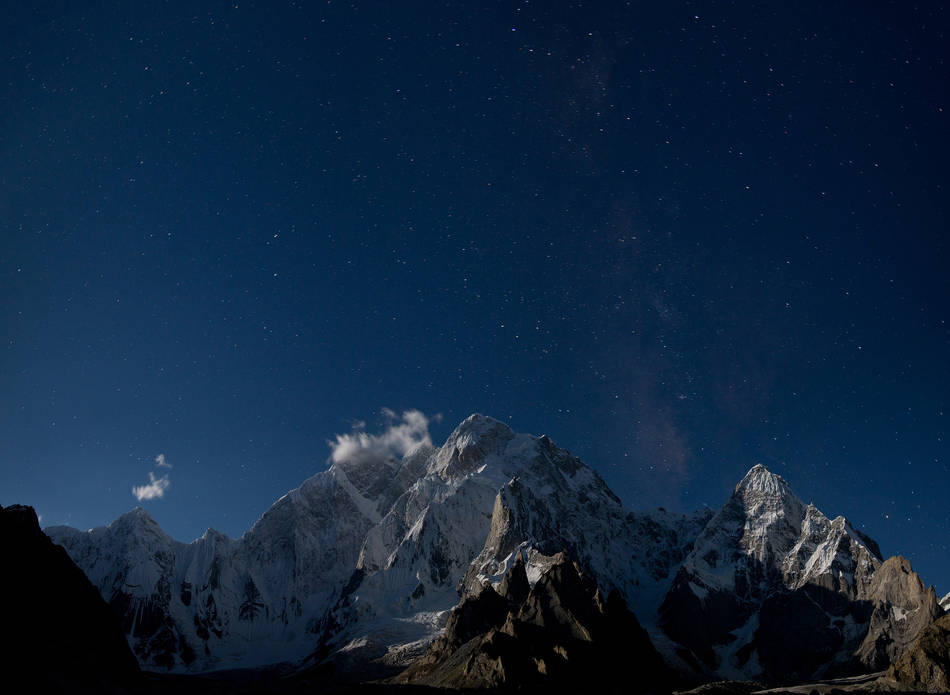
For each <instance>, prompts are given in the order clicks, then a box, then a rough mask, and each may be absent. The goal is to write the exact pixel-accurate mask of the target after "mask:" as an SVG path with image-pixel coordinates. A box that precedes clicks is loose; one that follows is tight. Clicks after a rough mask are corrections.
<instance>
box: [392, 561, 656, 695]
mask: <svg viewBox="0 0 950 695" xmlns="http://www.w3.org/2000/svg"><path fill="white" fill-rule="evenodd" d="M593 673H596V674H597V682H598V683H599V686H598V689H599V690H605V691H607V692H612V690H611V688H613V689H615V690H616V691H617V692H648V691H656V690H658V689H662V688H663V687H664V686H666V685H667V684H668V683H669V681H670V674H669V673H668V672H667V670H666V667H665V666H664V664H663V660H662V658H661V657H660V655H659V654H658V653H657V651H656V650H655V649H654V648H653V645H652V644H651V643H650V639H649V637H648V636H647V633H646V631H645V630H644V629H643V628H642V627H641V626H640V624H639V623H638V622H637V619H636V617H635V616H634V615H633V614H632V613H631V612H630V611H629V610H628V609H627V606H626V603H625V602H624V600H623V599H622V598H621V597H620V594H619V593H618V592H617V591H616V590H614V591H613V592H611V594H610V595H609V596H607V597H606V599H605V598H604V596H603V594H602V593H601V592H600V591H599V589H598V588H597V587H596V585H595V584H594V583H593V582H592V581H591V580H590V579H589V578H587V577H585V576H584V574H583V573H582V572H581V570H580V568H579V567H578V566H577V565H576V564H575V563H574V562H572V561H571V560H570V558H569V557H568V555H567V554H566V553H558V554H557V555H555V556H554V557H553V558H552V561H551V566H550V567H549V568H548V569H547V570H546V571H545V572H544V573H543V574H542V575H541V577H540V578H539V580H538V581H537V582H536V583H535V585H534V586H533V587H531V586H529V583H528V577H527V572H526V571H525V566H524V563H523V561H522V559H521V554H520V553H519V554H518V556H517V557H516V559H515V561H514V562H513V564H512V566H511V568H510V569H509V571H508V573H507V574H506V575H505V578H504V579H503V580H502V582H501V583H500V584H499V585H498V590H497V591H496V590H495V589H494V588H493V587H492V584H491V583H490V582H488V581H486V582H485V583H484V584H483V585H481V586H480V587H479V588H478V589H477V590H476V591H474V592H473V593H471V594H469V595H468V596H466V597H465V598H464V599H463V600H462V602H461V603H460V604H459V605H458V606H457V607H456V608H455V609H454V610H453V611H452V614H451V616H450V617H449V620H448V623H447V625H446V629H445V631H444V632H443V633H442V635H441V636H440V637H439V638H438V639H436V640H435V641H434V642H433V643H432V645H431V646H430V647H429V649H428V650H427V651H426V653H425V654H424V655H423V656H422V657H421V658H419V659H418V660H417V661H416V662H415V663H413V664H412V665H411V666H410V667H409V668H408V669H407V670H406V671H404V672H403V673H402V674H400V675H399V676H397V677H396V678H395V679H394V680H395V682H397V683H413V684H420V685H429V686H435V687H450V688H463V689H482V688H495V689H500V688H512V687H517V688H544V689H545V690H551V689H556V690H558V691H561V690H573V689H575V688H576V687H580V686H583V685H584V684H585V683H589V681H590V677H591V674H593ZM631 673H636V678H635V679H632V678H631V677H630V675H631Z"/></svg>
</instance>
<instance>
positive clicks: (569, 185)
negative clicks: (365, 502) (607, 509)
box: [0, 1, 950, 592]
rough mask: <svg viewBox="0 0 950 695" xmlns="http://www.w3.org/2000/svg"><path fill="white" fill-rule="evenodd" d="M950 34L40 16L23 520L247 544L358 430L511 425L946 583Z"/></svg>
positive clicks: (31, 119) (765, 22)
mask: <svg viewBox="0 0 950 695" xmlns="http://www.w3.org/2000/svg"><path fill="white" fill-rule="evenodd" d="M27 5H32V7H28V6H27ZM948 28H950V12H948V10H947V8H946V7H945V4H944V3H938V2H924V3H919V4H912V3H905V2H892V3H883V2H876V3H859V2H840V3H827V2H823V3H818V2H800V3H787V2H772V3H753V2H748V3H746V2H729V3H726V2H703V3H684V2H670V3H660V2H658V3H640V2H632V3H626V4H623V3H620V2H599V3H589V4H585V3H580V2H574V3H570V4H568V3H547V2H530V3H529V2H520V3H515V2H504V3H481V2H467V3H447V2H438V3H436V2H419V3H401V2H400V3H393V2H380V3H362V2H357V3H355V4H354V3H349V2H339V3H338V2H331V3H316V2H314V3H286V2H266V3H263V2H260V3H258V2H243V1H242V2H238V3H235V4H225V3H185V2H170V3H158V2H155V3H125V2H121V3H120V2H89V3H66V2H61V3H60V2H50V3H39V2H33V3H14V4H12V5H11V6H9V7H7V8H6V10H5V17H4V21H3V23H2V28H0V45H2V49H0V239H2V245H0V316H2V325H0V330H2V353H0V394H2V398H0V504H3V505H7V504H11V503H14V502H20V503H27V504H32V505H34V506H35V507H36V508H37V511H38V512H39V513H40V514H41V515H42V519H43V524H44V525H48V524H59V523H68V524H71V525H74V526H77V527H80V528H88V527H91V526H95V525H99V524H103V523H108V522H109V521H111V520H112V519H113V518H115V517H116V516H118V515H119V514H121V513H122V512H124V511H127V510H128V509H130V508H132V507H133V506H135V505H136V504H142V505H143V506H145V507H146V508H147V509H148V510H149V512H150V513H151V514H152V515H153V516H154V517H155V518H156V519H157V520H158V521H159V523H160V524H161V525H162V526H163V528H165V529H166V531H168V532H169V533H170V534H171V535H172V536H174V537H176V538H179V539H181V540H186V541H187V540H191V539H192V538H194V537H196V536H198V535H200V534H201V533H202V532H203V530H204V529H205V528H206V527H208V526H214V527H215V528H218V529H220V530H222V531H224V532H226V533H228V534H229V535H232V536H239V535H240V534H241V533H242V532H243V531H245V530H246V529H247V528H248V527H249V526H250V525H251V524H252V523H253V521H254V520H255V519H256V518H257V517H259V516H260V514H261V513H262V512H263V511H264V510H265V509H266V508H267V507H268V506H269V505H270V504H271V503H272V502H273V501H274V500H275V499H276V498H278V497H280V496H281V495H282V494H284V493H285V492H286V491H287V490H289V489H291V488H293V487H296V486H297V485H299V483H300V482H301V481H302V480H304V479H305V478H306V477H308V476H310V475H312V474H314V473H316V472H318V471H320V470H324V469H325V468H326V466H327V465H328V460H329V457H330V455H331V446H330V442H334V444H335V445H336V444H337V443H338V442H342V441H346V442H350V441H351V440H352V433H353V432H354V431H355V432H357V433H359V432H363V431H365V433H368V434H375V433H379V432H383V431H384V430H386V428H393V427H395V426H397V425H399V424H400V423H401V422H402V415H401V414H402V413H403V412H405V411H411V410H418V411H421V413H424V414H425V415H426V416H427V417H428V418H429V423H428V431H429V432H430V433H431V438H432V440H433V442H434V443H436V444H441V443H442V441H443V440H444V438H445V437H446V436H447V435H448V433H449V432H450V431H451V430H452V429H453V428H454V427H455V425H457V424H458V422H459V421H460V420H462V419H463V418H464V417H465V416H467V415H468V414H470V413H472V412H482V413H485V414H488V415H492V416H494V417H496V418H498V419H500V420H503V421H506V422H508V423H509V424H510V425H511V426H512V427H513V428H514V429H515V430H517V431H523V432H532V433H534V434H542V433H546V434H548V435H549V436H551V438H552V439H553V440H554V441H555V442H556V443H557V444H559V445H560V446H563V447H566V448H568V449H570V450H571V451H572V452H573V453H575V454H576V455H578V456H580V457H581V458H582V459H583V460H584V461H586V462H587V463H588V464H590V465H591V466H593V467H594V468H596V469H597V470H598V471H599V472H600V473H601V475H603V477H604V478H605V479H606V480H607V482H608V483H609V484H610V485H611V487H612V488H613V489H614V490H615V491H616V492H617V493H618V494H619V495H620V497H621V498H622V499H623V500H624V501H625V502H626V503H627V504H628V505H629V506H631V507H633V508H648V507H655V506H660V505H662V506H665V507H666V508H668V509H673V510H679V511H689V510H692V509H696V508H699V507H701V506H702V505H707V504H708V505H711V506H714V507H718V506H720V505H721V504H722V503H723V502H724V501H725V499H726V497H727V496H728V494H729V492H730V491H731V489H732V487H733V486H734V485H735V483H736V482H737V481H738V480H739V478H740V477H741V476H742V475H743V474H744V473H745V471H746V470H748V469H749V468H750V467H751V466H752V465H754V464H755V463H763V464H765V465H766V466H768V467H769V468H770V469H771V470H773V471H774V472H777V473H780V474H781V475H783V476H784V477H786V479H788V480H789V482H790V483H791V484H792V486H793V488H794V489H795V490H796V491H797V492H798V493H799V495H800V496H801V497H802V498H803V499H804V500H805V501H806V502H808V501H814V502H815V504H816V505H818V507H819V508H820V509H821V510H822V511H824V512H825V513H826V514H828V515H830V516H835V515H837V514H844V515H846V516H847V517H848V518H849V519H850V520H852V521H853V523H854V524H855V525H856V526H858V527H859V528H862V529H863V530H864V531H866V532H867V533H869V534H870V535H871V536H872V537H874V538H876V539H877V540H878V541H879V542H880V544H881V546H882V550H883V552H884V554H885V556H887V555H890V554H895V553H902V554H904V555H905V556H906V557H908V558H909V559H910V560H911V562H912V563H913V565H914V567H915V569H917V570H918V571H919V572H920V573H921V574H922V575H923V578H924V580H925V581H926V582H928V583H933V584H935V585H936V586H937V589H938V590H940V591H941V592H944V591H947V590H950V552H948V551H950V548H948V545H950V503H948V488H950V451H948V444H947V436H948V426H947V422H948V419H950V417H948V409H950V402H948V396H947V390H948V386H950V360H948V355H950V327H948V325H947V320H948V318H950V316H948V313H950V312H948V309H950V269H948V260H950V259H948V232H950V228H948V219H947V210H948V198H950V196H948V195H947V188H948V171H947V162H948V161H950V143H948V133H950V127H948V126H950V122H948V110H950V99H948V89H950V69H948V65H947V61H948V58H950V56H948V52H950V51H948V45H950V37H948ZM383 408H389V409H392V411H393V412H392V413H389V414H387V413H386V412H384V411H383V410H382V409H383ZM361 423H363V424H362V426H361ZM407 427H408V428H410V429H411V428H413V427H415V428H416V429H414V430H412V432H414V433H415V435H416V436H419V437H421V436H424V435H425V429H424V420H423V419H421V418H420V416H418V415H417V416H415V417H414V418H413V417H410V419H409V424H405V423H403V429H402V430H398V431H400V432H403V433H405V431H406V428H407ZM393 431H396V430H392V429H390V430H389V432H390V434H392V432H393ZM347 433H350V438H346V437H344V439H341V440H337V439H336V436H337V435H340V434H343V435H346V434H347ZM386 436H387V435H385V434H384V435H383V437H384V438H383V439H380V440H371V441H373V442H384V444H385V443H386V442H390V443H391V442H398V436H397V437H395V438H393V437H390V438H389V439H386V438H385V437H386ZM364 439H369V437H368V436H367V437H364ZM392 446H396V445H395V444H393V445H392ZM397 449H398V447H397ZM397 453H398V451H397ZM150 476H151V477H150ZM150 481H151V482H152V485H151V487H150V488H149V490H147V491H146V492H151V493H153V496H152V498H151V499H149V498H148V497H147V495H146V496H145V497H143V499H142V501H141V502H140V501H138V500H137V499H136V497H135V496H134V495H133V492H132V488H133V487H138V486H146V485H147V484H149V483H150ZM139 492H140V493H141V492H142V491H141V490H139ZM159 493H161V496H159Z"/></svg>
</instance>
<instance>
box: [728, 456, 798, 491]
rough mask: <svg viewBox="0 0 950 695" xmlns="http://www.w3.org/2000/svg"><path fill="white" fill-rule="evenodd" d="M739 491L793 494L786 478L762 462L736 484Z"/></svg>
mask: <svg viewBox="0 0 950 695" xmlns="http://www.w3.org/2000/svg"><path fill="white" fill-rule="evenodd" d="M735 491H736V492H737V493H739V492H741V493H745V492H758V493H762V494H766V495H776V496H783V497H784V496H786V495H792V496H794V493H793V492H792V488H791V487H790V486H789V484H788V483H787V482H786V480H785V478H783V477H782V476H780V475H777V474H775V473H772V472H771V471H770V470H769V469H768V468H766V467H765V466H763V465H762V464H761V463H757V464H755V465H754V466H752V468H750V469H749V472H748V473H746V474H745V476H744V477H743V478H742V480H740V481H739V484H738V485H736V490H735Z"/></svg>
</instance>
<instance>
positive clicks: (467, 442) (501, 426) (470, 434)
mask: <svg viewBox="0 0 950 695" xmlns="http://www.w3.org/2000/svg"><path fill="white" fill-rule="evenodd" d="M514 437H515V433H514V432H513V431H512V429H511V428H510V427H508V425H506V424H505V423H503V422H500V421H498V420H496V419H495V418H492V417H488V416H487V415H481V414H480V413H475V414H473V415H469V416H468V417H467V418H465V419H464V420H462V422H461V423H459V426H458V427H456V428H455V431H454V432H452V434H450V435H449V438H448V440H447V441H446V443H447V444H449V443H450V444H452V446H454V447H456V448H458V449H459V450H460V451H462V450H465V449H467V448H469V447H471V446H477V447H478V448H480V449H482V450H483V451H486V452H487V451H491V450H495V449H500V448H504V446H505V445H506V444H507V443H508V442H509V441H511V440H512V439H513V438H514Z"/></svg>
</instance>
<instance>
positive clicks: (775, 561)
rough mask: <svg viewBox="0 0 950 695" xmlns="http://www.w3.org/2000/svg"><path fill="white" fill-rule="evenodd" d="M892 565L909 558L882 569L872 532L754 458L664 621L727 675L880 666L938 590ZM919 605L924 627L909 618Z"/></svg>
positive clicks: (695, 552) (688, 562)
mask: <svg viewBox="0 0 950 695" xmlns="http://www.w3.org/2000/svg"><path fill="white" fill-rule="evenodd" d="M900 560H901V562H903V563H906V561H905V560H903V558H900ZM895 566H897V567H899V568H904V567H905V565H903V564H900V563H897V562H896V561H895V559H894V558H892V560H891V561H888V564H887V567H888V568H889V569H888V570H887V571H886V572H884V573H882V574H878V570H879V569H880V568H881V554H880V550H879V549H878V547H877V544H876V543H874V541H872V540H871V539H869V538H868V537H867V536H865V535H864V534H862V533H861V532H860V531H858V530H856V529H855V528H854V527H853V526H851V524H850V523H849V522H848V521H847V520H846V519H845V518H844V517H841V516H839V517H837V518H835V519H829V518H828V517H826V516H825V515H824V514H822V513H821V512H820V511H818V509H816V508H815V506H814V505H811V504H809V505H806V504H804V503H803V502H802V500H801V499H799V498H798V496H797V495H795V493H794V492H792V490H791V488H790V487H789V485H788V483H787V482H786V481H785V480H784V479H783V478H782V477H781V476H778V475H775V474H773V473H770V472H769V471H768V470H767V469H765V468H764V467H763V466H761V465H757V466H755V467H754V468H752V470H750V471H749V472H748V474H747V475H746V476H745V477H744V478H743V479H742V481H740V482H739V484H738V485H737V486H736V488H735V491H734V492H733V494H732V496H731V497H730V498H729V500H728V501H727V502H726V504H725V505H724V506H723V507H722V509H721V510H720V511H719V512H718V513H717V514H716V515H715V516H714V517H713V518H712V519H711V520H710V522H709V524H708V525H707V526H706V528H705V529H703V531H702V533H700V534H699V536H698V538H697V539H696V541H695V543H694V546H693V549H692V551H691V552H690V554H689V556H688V557H687V558H686V559H685V560H684V562H683V564H682V566H681V568H680V570H679V572H678V574H677V576H676V579H675V581H674V582H673V586H672V588H671V589H670V592H669V593H668V594H667V596H666V598H665V599H664V601H663V605H662V607H661V609H660V624H661V625H662V627H663V629H664V630H665V631H666V633H667V635H669V637H671V638H672V639H673V640H674V641H675V642H676V643H678V644H679V645H682V646H685V647H687V648H688V649H689V653H688V654H683V653H681V656H685V658H686V660H687V662H689V661H691V660H692V659H696V660H697V661H698V662H700V663H701V666H699V664H697V663H696V662H695V661H694V662H693V663H694V664H696V665H697V666H698V667H699V668H700V669H702V670H704V671H712V672H715V673H717V674H718V675H721V676H724V677H734V678H748V677H762V676H764V677H766V678H769V677H779V675H783V676H789V675H793V676H797V677H802V678H806V677H810V676H813V675H816V674H818V675H821V674H832V673H837V672H846V671H849V670H859V669H861V668H862V667H873V668H882V667H883V666H884V665H886V661H887V660H889V659H890V658H893V657H894V656H895V655H896V654H897V653H898V652H899V651H900V650H901V649H902V648H904V647H906V645H907V644H909V642H910V641H912V638H913V636H916V634H918V633H919V631H920V630H921V629H923V627H924V626H925V625H926V624H929V622H931V621H932V619H933V617H932V615H935V614H934V612H933V610H932V606H931V603H932V604H933V606H936V596H935V595H934V596H933V600H932V601H931V600H930V599H929V598H927V595H926V591H924V590H923V588H922V584H920V580H919V578H917V575H916V574H913V573H912V571H911V570H910V566H909V564H907V565H906V571H902V570H900V569H898V570H894V569H893V567H895ZM908 573H910V574H913V579H908V578H907V575H908ZM918 585H920V590H919V591H918V589H917V587H918ZM911 589H913V591H911ZM930 593H933V590H932V589H931V590H930ZM918 611H919V615H920V619H919V622H920V623H922V624H920V625H919V626H918V624H917V623H918V620H917V618H914V619H913V620H906V618H907V616H908V615H916V613H917V612H918ZM901 621H903V622H901ZM899 622H901V624H900V625H898V623H899ZM905 632H906V633H908V634H911V633H912V637H910V638H907V637H906V636H905V635H904V633H905ZM871 633H873V635H872V634H871ZM829 657H833V658H831V659H829ZM882 660H883V661H885V663H884V664H882V663H881V662H882Z"/></svg>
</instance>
